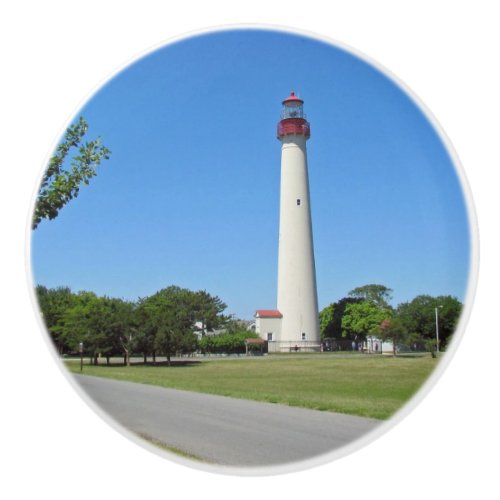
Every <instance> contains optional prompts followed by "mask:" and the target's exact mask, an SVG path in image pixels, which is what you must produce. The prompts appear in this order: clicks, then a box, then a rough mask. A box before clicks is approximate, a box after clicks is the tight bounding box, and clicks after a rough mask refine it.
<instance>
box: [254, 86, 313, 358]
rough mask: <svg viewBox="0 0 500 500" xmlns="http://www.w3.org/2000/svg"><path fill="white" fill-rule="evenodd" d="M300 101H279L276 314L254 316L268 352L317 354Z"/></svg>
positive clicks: (307, 129)
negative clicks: (266, 342) (279, 171)
mask: <svg viewBox="0 0 500 500" xmlns="http://www.w3.org/2000/svg"><path fill="white" fill-rule="evenodd" d="M303 104H304V101H303V100H302V99H299V97H297V96H296V95H295V93H294V92H291V94H290V95H289V96H288V97H287V98H286V99H285V100H284V101H283V109H282V112H281V120H280V122H279V123H278V133H277V135H278V139H279V140H280V141H281V186H280V226H279V253H278V301H277V309H276V310H269V309H260V310H258V311H257V312H256V314H255V317H256V331H257V332H258V333H260V335H261V337H262V338H264V339H265V340H267V341H268V351H269V352H276V351H319V350H320V346H321V343H320V334H319V314H318V296H317V291H316V270H315V265H314V249H313V239H312V223H311V206H310V197H309V178H308V171H307V151H306V141H307V139H309V137H310V135H311V133H310V127H309V122H308V121H307V120H306V118H305V115H304V109H303Z"/></svg>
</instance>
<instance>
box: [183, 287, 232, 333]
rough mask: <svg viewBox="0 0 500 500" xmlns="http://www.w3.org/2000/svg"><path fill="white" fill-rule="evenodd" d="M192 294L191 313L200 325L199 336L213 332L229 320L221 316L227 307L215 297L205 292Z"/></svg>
mask: <svg viewBox="0 0 500 500" xmlns="http://www.w3.org/2000/svg"><path fill="white" fill-rule="evenodd" d="M191 293H192V305H191V307H192V311H193V314H194V316H195V320H196V321H199V322H200V323H201V335H202V336H204V335H205V334H206V332H207V331H209V330H214V329H216V328H218V327H219V326H221V325H222V324H224V323H225V322H226V321H227V320H228V319H229V318H226V317H225V316H223V315H222V312H223V311H224V310H225V309H226V307H227V305H226V304H225V303H224V302H222V300H221V299H220V298H219V297H217V296H215V297H213V296H212V295H210V294H209V293H207V292H206V291H205V290H200V291H198V292H194V293H193V292H191Z"/></svg>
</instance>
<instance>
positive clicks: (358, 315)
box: [342, 300, 392, 339]
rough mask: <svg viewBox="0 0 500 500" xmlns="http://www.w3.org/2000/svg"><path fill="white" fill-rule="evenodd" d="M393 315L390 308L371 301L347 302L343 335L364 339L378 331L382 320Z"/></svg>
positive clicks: (343, 319) (343, 321)
mask: <svg viewBox="0 0 500 500" xmlns="http://www.w3.org/2000/svg"><path fill="white" fill-rule="evenodd" d="M391 316H392V311H391V310H390V309H388V308H381V307H378V306H377V305H376V304H375V303H374V302H371V301H367V300H364V301H362V302H358V303H354V304H347V305H346V307H345V312H344V315H343V317H342V332H343V336H344V337H345V336H350V338H353V337H354V338H357V339H360V338H363V339H364V338H366V336H367V335H370V334H374V333H376V332H377V331H378V329H379V326H380V324H381V323H382V321H384V320H385V319H389V318H390V317H391Z"/></svg>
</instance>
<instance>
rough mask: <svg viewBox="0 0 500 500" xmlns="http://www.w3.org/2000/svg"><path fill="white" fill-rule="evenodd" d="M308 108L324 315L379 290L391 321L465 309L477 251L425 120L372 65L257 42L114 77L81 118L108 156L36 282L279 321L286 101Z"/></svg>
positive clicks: (283, 37) (207, 38)
mask: <svg viewBox="0 0 500 500" xmlns="http://www.w3.org/2000/svg"><path fill="white" fill-rule="evenodd" d="M292 89H293V90H295V91H296V93H298V94H299V95H300V97H301V98H303V99H304V101H305V104H304V109H305V112H306V113H307V116H308V120H309V121H310V123H311V139H310V140H309V141H308V161H309V175H310V190H311V205H312V217H313V236H314V245H315V255H316V272H317V282H318V299H319V305H320V308H323V307H324V306H326V305H327V304H329V303H331V302H334V301H336V300H338V299H340V298H342V297H344V296H345V295H347V293H348V292H349V290H351V289H353V288H355V287H357V286H361V285H365V284H369V283H378V284H383V285H386V286H388V287H390V288H392V289H393V290H394V300H393V304H394V305H397V304H398V303H400V302H403V301H407V300H411V299H412V298H413V297H415V296H416V295H419V294H430V295H442V294H450V295H454V296H456V297H458V298H459V299H460V300H463V298H464V294H465V290H466V287H467V280H468V270H469V258H470V238H469V227H468V220H467V213H466V208H465V202H464V198H463V194H462V191H461V187H460V183H459V181H458V178H457V174H456V172H455V170H454V167H453V164H452V162H451V160H450V158H449V156H448V154H447V152H446V149H445V148H444V146H443V144H442V143H441V141H440V138H439V136H438V135H437V133H436V132H435V131H434V129H433V127H432V125H431V124H430V123H429V122H428V120H427V119H426V117H425V116H424V115H423V114H422V112H421V111H420V110H419V109H418V108H417V107H416V106H415V104H414V103H413V102H412V101H411V99H409V98H408V96H407V95H406V94H405V93H404V92H402V91H401V90H400V89H399V88H398V87H397V86H395V85H394V83H392V81H391V80H389V79H388V78H387V77H385V76H384V75H383V74H381V73H380V72H379V71H378V70H377V69H375V68H373V67H372V66H370V65H369V64H367V63H366V62H364V61H362V60H360V59H358V58H356V57H354V56H352V55H350V54H349V53H347V52H345V51H343V50H341V49H337V48H335V47H333V46H331V45H329V44H325V43H323V42H320V41H317V40H314V39H310V38H307V37H302V36H296V35H291V34H288V33H282V32H272V31H262V30H236V31H222V32H217V33H215V34H209V35H201V36H197V37H194V38H190V39H187V40H184V41H181V42H177V43H175V44H172V45H169V46H167V47H165V48H163V49H160V50H157V51H156V52H154V53H152V54H150V55H148V56H146V57H144V58H142V59H141V60H139V61H137V62H136V63H135V64H133V65H132V66H130V67H128V68H126V69H125V70H123V71H122V72H121V73H120V74H118V75H117V76H116V77H115V78H113V79H112V80H111V81H110V82H109V83H108V84H107V85H106V86H104V87H103V88H102V89H101V90H100V91H99V92H98V93H97V94H95V95H94V96H93V97H92V98H91V100H90V101H89V102H88V103H87V104H86V105H85V106H84V107H83V109H82V110H81V112H80V113H78V115H77V116H75V119H76V118H77V117H78V116H79V115H80V114H81V115H83V116H84V117H85V118H86V119H87V121H88V122H89V125H90V128H89V132H88V137H89V138H94V137H95V136H97V135H100V136H101V137H102V139H103V142H104V144H105V145H106V146H107V147H108V148H109V149H111V151H112V155H111V158H110V160H108V161H105V162H103V164H102V165H101V167H100V168H99V174H98V176H97V177H95V178H93V179H92V180H91V183H90V186H86V187H84V188H82V189H81V191H80V195H79V196H78V198H76V199H75V200H73V201H72V202H70V204H68V205H67V206H66V207H65V208H63V209H62V211H61V212H60V215H59V217H58V218H57V219H55V220H53V221H42V223H41V224H40V226H39V227H38V229H37V230H36V231H34V235H33V240H32V261H33V273H34V281H35V283H39V284H44V285H46V286H49V287H55V286H63V285H64V286H70V287H71V288H72V290H74V291H78V290H92V291H94V292H96V293H97V294H99V295H104V294H106V295H110V296H115V297H122V298H126V299H137V298H138V297H144V296H147V295H149V294H152V293H154V292H156V291H157V290H159V289H161V288H164V287H166V286H169V285H171V284H175V285H179V286H182V287H187V288H190V289H193V290H198V289H205V290H207V291H208V292H209V293H212V294H215V295H219V296H220V297H221V298H222V299H223V300H224V301H225V302H226V303H227V304H228V310H227V312H228V313H233V314H235V315H236V316H237V317H241V318H251V317H252V315H253V313H254V311H255V309H259V308H274V307H275V306H276V282H277V255H278V222H279V213H278V208H279V176H280V143H279V141H278V140H277V139H276V123H277V121H278V120H279V114H280V110H281V101H282V99H283V98H285V97H286V96H287V95H288V94H289V92H290V90H292Z"/></svg>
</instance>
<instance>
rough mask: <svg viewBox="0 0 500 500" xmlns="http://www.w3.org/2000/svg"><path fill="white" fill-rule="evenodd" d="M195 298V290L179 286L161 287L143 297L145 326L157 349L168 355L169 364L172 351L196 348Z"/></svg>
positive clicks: (141, 306) (142, 306)
mask: <svg viewBox="0 0 500 500" xmlns="http://www.w3.org/2000/svg"><path fill="white" fill-rule="evenodd" d="M195 302H196V299H195V294H194V293H193V292H191V291H190V290H187V289H185V288H179V287H177V286H170V287H168V288H165V289H163V290H160V291H159V292H157V293H155V294H154V295H152V296H151V297H148V298H146V299H143V300H142V301H141V304H140V308H141V311H142V314H143V317H144V319H145V321H146V325H145V327H146V329H147V331H148V334H149V335H151V336H152V338H153V339H154V340H153V346H154V350H155V351H159V352H163V353H164V354H165V355H166V357H167V364H168V365H170V360H171V356H172V355H173V354H175V353H177V352H190V351H193V350H194V349H195V348H196V335H195V334H194V333H193V330H194V324H195V318H196V315H195V310H194V308H193V304H194V303H195Z"/></svg>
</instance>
